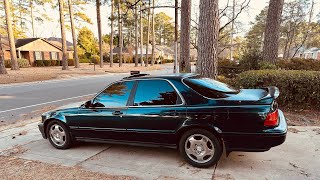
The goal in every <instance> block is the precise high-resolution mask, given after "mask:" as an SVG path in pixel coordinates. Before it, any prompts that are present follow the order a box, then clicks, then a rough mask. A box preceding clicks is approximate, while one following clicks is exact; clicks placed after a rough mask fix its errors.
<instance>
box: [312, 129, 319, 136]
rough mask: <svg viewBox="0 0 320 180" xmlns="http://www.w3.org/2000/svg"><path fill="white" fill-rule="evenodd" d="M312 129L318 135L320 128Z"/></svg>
mask: <svg viewBox="0 0 320 180" xmlns="http://www.w3.org/2000/svg"><path fill="white" fill-rule="evenodd" d="M312 131H314V132H316V133H317V135H320V128H316V129H313V130H312Z"/></svg>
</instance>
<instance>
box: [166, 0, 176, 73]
mask: <svg viewBox="0 0 320 180" xmlns="http://www.w3.org/2000/svg"><path fill="white" fill-rule="evenodd" d="M178 5H179V3H178V0H175V1H174V7H175V10H174V65H173V73H179V69H178V12H179V11H178ZM164 44H166V43H165V40H164Z"/></svg>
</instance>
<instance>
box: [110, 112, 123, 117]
mask: <svg viewBox="0 0 320 180" xmlns="http://www.w3.org/2000/svg"><path fill="white" fill-rule="evenodd" d="M112 114H113V115H115V116H121V115H123V112H121V111H114V112H113V113H112Z"/></svg>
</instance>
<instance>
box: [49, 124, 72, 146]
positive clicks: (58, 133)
mask: <svg viewBox="0 0 320 180" xmlns="http://www.w3.org/2000/svg"><path fill="white" fill-rule="evenodd" d="M47 135H48V139H49V141H50V143H51V145H52V146H54V147H55V148H57V149H68V148H70V146H71V144H72V143H71V142H72V141H71V136H70V133H69V130H68V128H67V127H66V126H65V125H64V124H63V123H62V122H60V121H56V120H53V121H51V122H49V124H48V126H47Z"/></svg>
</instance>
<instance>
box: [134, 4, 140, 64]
mask: <svg viewBox="0 0 320 180" xmlns="http://www.w3.org/2000/svg"><path fill="white" fill-rule="evenodd" d="M134 12H135V14H134V19H135V21H134V23H135V29H134V30H135V36H136V37H135V43H136V47H135V54H134V66H135V67H138V46H139V40H138V6H135V7H134Z"/></svg>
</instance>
